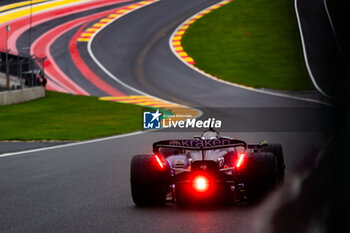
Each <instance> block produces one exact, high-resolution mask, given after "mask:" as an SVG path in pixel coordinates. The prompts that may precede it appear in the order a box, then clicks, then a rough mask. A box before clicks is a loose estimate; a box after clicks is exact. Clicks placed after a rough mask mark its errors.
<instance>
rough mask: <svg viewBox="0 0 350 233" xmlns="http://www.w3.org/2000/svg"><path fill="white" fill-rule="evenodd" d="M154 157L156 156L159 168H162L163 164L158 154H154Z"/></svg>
mask: <svg viewBox="0 0 350 233" xmlns="http://www.w3.org/2000/svg"><path fill="white" fill-rule="evenodd" d="M154 157H156V160H157V162H158V164H159V166H160V168H164V165H163V163H162V161H160V159H159V157H158V155H154Z"/></svg>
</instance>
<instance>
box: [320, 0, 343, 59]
mask: <svg viewBox="0 0 350 233" xmlns="http://www.w3.org/2000/svg"><path fill="white" fill-rule="evenodd" d="M323 5H324V9H325V10H326V13H327V17H328V20H329V24H330V25H331V28H332V31H333V34H334V38H335V42H336V44H337V47H338V50H339V52H341V47H340V44H339V41H338V37H337V33H336V32H335V28H334V25H333V21H332V17H331V14H330V13H329V10H328V5H327V0H323Z"/></svg>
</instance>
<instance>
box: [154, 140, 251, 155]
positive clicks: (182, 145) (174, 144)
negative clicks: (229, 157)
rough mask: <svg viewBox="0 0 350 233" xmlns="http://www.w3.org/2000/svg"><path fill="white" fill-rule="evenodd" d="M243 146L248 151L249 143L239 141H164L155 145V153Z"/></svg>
mask: <svg viewBox="0 0 350 233" xmlns="http://www.w3.org/2000/svg"><path fill="white" fill-rule="evenodd" d="M236 146H242V147H244V149H247V143H246V142H244V141H241V140H238V139H229V138H219V139H184V140H164V141H159V142H155V143H153V152H154V153H158V152H159V148H160V147H163V148H177V149H186V150H214V149H220V148H229V147H236Z"/></svg>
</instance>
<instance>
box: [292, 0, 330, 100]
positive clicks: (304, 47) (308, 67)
mask: <svg viewBox="0 0 350 233" xmlns="http://www.w3.org/2000/svg"><path fill="white" fill-rule="evenodd" d="M294 10H295V14H296V16H297V21H298V28H299V34H300V39H301V44H302V47H303V54H304V60H305V64H306V68H307V71H308V73H309V76H310V78H311V81H312V83H313V84H314V86H315V87H316V89H317V90H318V91H319V92H320V93H321V94H322V95H324V96H326V97H328V98H330V96H329V95H327V94H326V93H325V92H324V91H323V90H322V89H321V88H320V87H319V86H318V84H317V82H316V80H315V78H314V76H313V74H312V71H311V68H310V65H309V60H308V58H307V52H306V46H305V40H304V35H303V30H302V28H301V21H300V16H299V11H298V0H294Z"/></svg>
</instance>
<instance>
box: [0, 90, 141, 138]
mask: <svg viewBox="0 0 350 233" xmlns="http://www.w3.org/2000/svg"><path fill="white" fill-rule="evenodd" d="M141 112H142V107H140V106H136V105H131V104H122V103H115V102H109V101H100V100H98V99H97V98H96V97H90V96H75V95H69V94H63V93H58V92H51V91H47V92H46V98H42V99H38V100H35V101H32V102H27V103H23V104H15V105H9V106H0V129H1V133H0V140H84V139H91V138H97V137H104V136H110V135H115V134H121V133H127V132H132V131H136V130H140V129H141V126H142V117H141V115H142V113H141Z"/></svg>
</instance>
